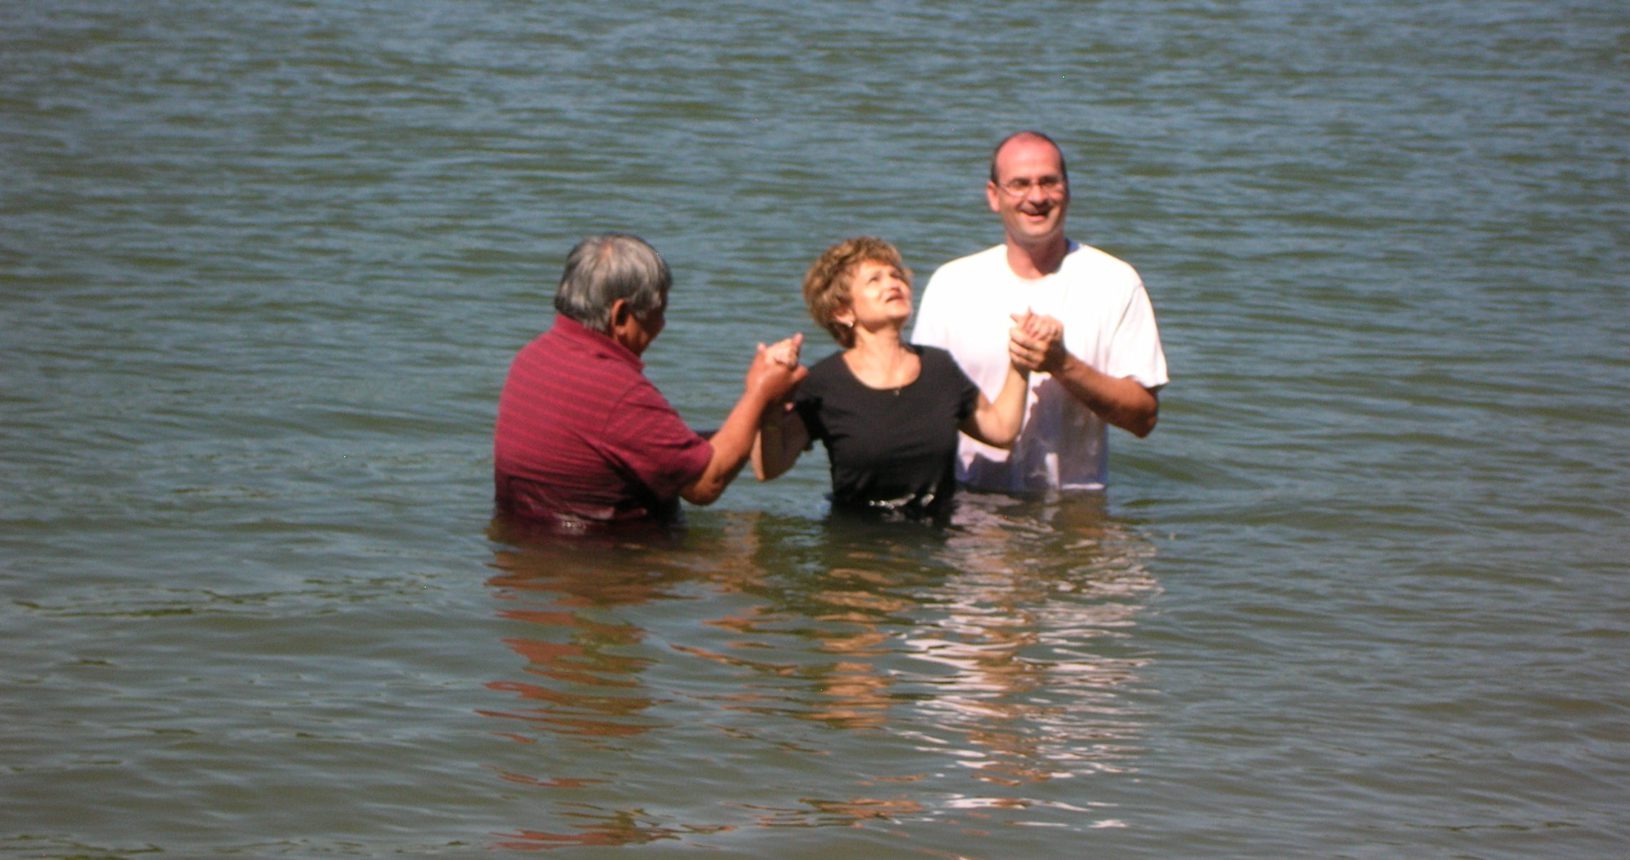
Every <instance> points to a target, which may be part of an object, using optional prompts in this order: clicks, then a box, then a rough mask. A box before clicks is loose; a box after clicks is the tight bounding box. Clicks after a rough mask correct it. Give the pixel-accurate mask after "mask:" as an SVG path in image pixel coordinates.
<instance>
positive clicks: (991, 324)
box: [911, 242, 1167, 492]
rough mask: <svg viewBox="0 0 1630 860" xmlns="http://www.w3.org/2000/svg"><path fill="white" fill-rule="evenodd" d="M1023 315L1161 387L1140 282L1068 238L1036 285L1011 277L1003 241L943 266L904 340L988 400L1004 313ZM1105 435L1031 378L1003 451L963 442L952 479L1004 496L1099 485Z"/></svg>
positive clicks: (1057, 391)
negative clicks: (942, 355) (947, 355)
mask: <svg viewBox="0 0 1630 860" xmlns="http://www.w3.org/2000/svg"><path fill="white" fill-rule="evenodd" d="M1027 309H1028V310H1033V311H1035V312H1036V313H1038V314H1046V315H1047V316H1050V317H1054V318H1056V319H1058V320H1059V321H1061V322H1063V323H1064V347H1065V348H1066V349H1068V350H1069V351H1070V353H1071V354H1073V355H1074V356H1075V357H1076V358H1079V359H1080V360H1082V361H1085V362H1086V363H1088V364H1090V365H1092V366H1093V367H1094V368H1097V369H1098V370H1099V371H1101V372H1103V373H1107V374H1109V375H1110V376H1116V377H1131V378H1132V379H1135V380H1137V381H1138V383H1140V384H1141V385H1143V386H1144V387H1145V388H1159V387H1161V386H1163V385H1165V384H1166V382H1167V378H1166V353H1165V351H1164V350H1163V349H1161V346H1160V332H1159V330H1158V329H1157V328H1156V326H1155V313H1154V309H1153V308H1152V307H1151V306H1150V304H1149V294H1148V293H1147V292H1145V291H1144V288H1143V280H1142V279H1141V278H1139V277H1138V273H1137V271H1136V270H1134V269H1133V268H1132V267H1131V266H1129V265H1127V264H1126V263H1125V262H1122V261H1121V260H1119V259H1116V258H1115V257H1112V256H1110V255H1109V254H1106V253H1104V252H1103V251H1100V250H1098V249H1097V248H1093V247H1090V246H1087V245H1078V244H1076V243H1075V242H1071V243H1070V248H1069V251H1068V253H1066V255H1065V257H1064V262H1063V263H1062V264H1061V265H1060V266H1059V268H1058V271H1056V272H1054V273H1052V274H1050V275H1046V276H1043V277H1042V278H1039V279H1037V280H1026V279H1024V278H1020V277H1019V276H1018V275H1016V274H1014V272H1013V269H1012V268H1011V267H1010V266H1008V263H1007V246H1005V245H997V246H995V247H993V248H988V249H986V250H984V251H980V252H979V253H977V254H971V255H969V256H967V257H963V258H961V259H958V260H952V261H951V262H949V263H946V264H945V265H944V266H941V267H940V269H939V271H937V272H935V273H934V276H933V277H932V278H930V279H929V281H928V288H927V289H926V290H925V291H924V293H923V300H922V307H921V309H920V310H919V311H918V313H917V324H916V327H915V328H914V329H913V330H912V333H911V339H912V341H913V342H914V343H920V344H927V345H929V346H938V347H943V348H945V349H947V350H950V352H951V355H953V356H954V357H955V358H956V360H957V363H958V364H960V365H962V369H963V370H964V371H965V372H967V374H968V376H969V377H970V378H972V379H973V381H974V382H975V383H976V384H978V386H979V388H980V390H981V391H983V392H985V397H986V398H988V399H990V400H993V401H994V400H995V399H996V395H997V394H998V393H999V392H1000V391H1001V390H1002V382H1003V380H1004V379H1005V378H1006V375H1007V366H1008V353H1007V343H1008V330H1009V329H1010V328H1012V326H1013V317H1012V316H1011V315H1012V314H1023V313H1024V312H1025V311H1026V310H1027ZM1107 435H1108V434H1107V433H1106V432H1105V425H1104V422H1103V420H1102V419H1100V418H1099V417H1098V416H1097V415H1095V414H1093V412H1092V410H1090V409H1088V408H1087V407H1086V406H1084V405H1082V404H1081V402H1080V401H1078V400H1076V399H1075V398H1074V397H1072V396H1071V395H1070V394H1069V392H1068V391H1066V390H1065V389H1064V387H1063V386H1062V385H1061V384H1060V383H1059V382H1057V381H1056V380H1054V379H1053V378H1052V376H1051V375H1050V374H1046V373H1032V374H1031V375H1030V394H1029V397H1028V399H1027V402H1026V403H1025V416H1024V428H1023V430H1021V431H1020V433H1019V438H1018V440H1017V441H1015V442H1014V443H1013V449H1012V451H1011V452H1009V451H1005V450H1003V449H1001V448H992V447H990V446H989V445H985V444H982V443H980V442H976V441H974V440H973V439H970V438H968V437H967V436H966V435H964V436H962V438H961V444H960V446H959V448H958V456H957V479H958V480H960V481H963V482H964V483H967V484H969V485H972V486H974V487H978V488H980V489H985V490H997V491H1004V492H1034V491H1042V490H1048V489H1061V490H1092V489H1103V487H1104V483H1105V480H1106V479H1107V478H1108V471H1109V450H1108V444H1107Z"/></svg>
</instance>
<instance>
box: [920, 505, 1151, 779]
mask: <svg viewBox="0 0 1630 860" xmlns="http://www.w3.org/2000/svg"><path fill="white" fill-rule="evenodd" d="M960 525H961V528H959V529H958V530H957V531H956V532H955V533H953V534H952V535H951V537H950V539H949V540H948V541H947V543H946V556H945V561H946V562H947V563H949V564H951V565H953V566H955V567H956V568H957V569H958V571H959V572H958V573H957V574H955V575H953V576H952V577H950V578H949V579H948V580H947V581H946V583H945V586H944V591H943V601H944V603H943V605H944V609H945V610H946V615H945V617H944V619H943V620H942V621H941V622H940V623H938V624H936V625H933V626H932V627H931V628H928V629H924V630H922V631H921V632H920V633H919V634H918V635H916V636H915V637H914V638H913V641H912V643H911V645H912V647H913V649H914V650H915V651H916V652H917V653H918V655H919V656H920V657H921V659H924V660H929V661H933V662H935V663H938V664H940V665H942V666H945V667H949V668H950V669H952V670H953V674H952V675H951V676H950V677H949V678H947V679H941V680H939V681H938V682H937V683H936V684H935V685H934V688H935V691H936V695H934V696H932V697H927V698H924V699H923V700H922V702H923V703H922V706H923V707H924V708H925V709H928V710H930V711H932V712H933V715H932V721H933V722H934V723H936V724H938V725H940V726H943V727H944V729H945V730H946V731H950V732H953V733H955V734H956V735H958V736H959V737H960V738H961V740H960V741H959V740H956V739H951V740H950V743H951V745H952V746H954V747H955V748H957V750H958V755H959V764H961V765H962V766H964V767H967V768H970V769H972V770H973V772H974V773H975V775H976V776H977V778H978V779H980V780H982V781H985V782H988V783H992V784H995V785H1001V786H1009V787H1011V786H1017V785H1021V784H1025V783H1036V782H1043V781H1048V780H1052V779H1056V778H1062V777H1070V776H1078V775H1083V774H1085V773H1089V772H1092V771H1112V770H1117V769H1124V768H1127V767H1130V766H1131V762H1132V760H1133V759H1135V758H1136V756H1137V755H1138V754H1139V749H1138V747H1137V739H1138V737H1139V736H1140V734H1141V730H1142V727H1141V719H1140V716H1139V714H1138V713H1137V711H1136V709H1135V708H1134V707H1133V706H1131V705H1129V704H1128V703H1127V702H1126V700H1125V695H1124V693H1125V688H1126V687H1127V686H1128V685H1131V684H1136V683H1137V682H1138V681H1139V679H1140V672H1141V670H1142V669H1143V667H1144V666H1145V665H1146V664H1147V663H1148V658H1147V657H1146V656H1145V655H1143V654H1140V653H1136V652H1129V651H1128V650H1127V649H1126V648H1125V646H1124V642H1125V641H1126V640H1127V639H1128V638H1129V637H1130V635H1131V628H1132V627H1133V626H1134V625H1135V623H1136V615H1137V614H1138V612H1139V611H1140V610H1141V609H1142V607H1143V604H1144V602H1145V601H1146V600H1147V599H1148V597H1149V596H1150V595H1151V594H1153V593H1155V592H1157V591H1158V586H1157V584H1156V583H1155V581H1154V579H1153V578H1152V577H1151V576H1150V575H1149V573H1148V571H1147V569H1146V566H1145V561H1146V559H1147V557H1148V555H1149V554H1150V553H1151V552H1152V549H1151V547H1150V546H1149V544H1147V542H1145V541H1143V540H1142V539H1141V538H1139V537H1138V536H1137V535H1136V534H1135V533H1134V532H1133V531H1132V530H1130V529H1129V528H1127V526H1126V525H1125V524H1123V523H1121V522H1118V521H1116V520H1115V519H1113V518H1111V517H1110V516H1108V514H1107V513H1106V510H1105V506H1104V503H1103V497H1102V496H1101V495H1096V494H1093V495H1077V496H1069V497H1065V498H1062V499H1054V500H1051V501H1020V500H1015V499H1012V498H1008V497H1002V496H991V495H985V494H979V493H969V494H967V495H966V496H965V497H964V500H963V516H962V517H961V520H960Z"/></svg>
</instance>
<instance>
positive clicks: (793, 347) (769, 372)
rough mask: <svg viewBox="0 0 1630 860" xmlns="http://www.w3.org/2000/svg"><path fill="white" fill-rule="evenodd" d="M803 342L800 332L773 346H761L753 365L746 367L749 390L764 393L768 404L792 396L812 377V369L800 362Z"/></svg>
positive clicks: (754, 357)
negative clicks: (808, 377)
mask: <svg viewBox="0 0 1630 860" xmlns="http://www.w3.org/2000/svg"><path fill="white" fill-rule="evenodd" d="M803 340H804V336H803V334H801V333H800V334H795V335H793V336H792V337H790V338H787V339H786V340H783V341H779V342H777V343H776V344H775V345H774V346H765V345H764V344H759V345H758V352H757V354H756V355H754V356H753V363H752V364H751V365H750V366H749V367H748V368H747V385H746V387H747V390H748V391H756V392H759V393H761V394H762V395H763V397H764V399H765V401H766V402H774V401H777V400H782V399H785V398H786V397H787V396H788V395H790V394H791V393H792V391H793V389H795V388H797V387H798V383H800V382H803V381H804V377H806V376H808V375H809V368H807V367H804V366H802V365H800V364H799V363H798V348H799V346H800V345H801V344H802V343H803Z"/></svg>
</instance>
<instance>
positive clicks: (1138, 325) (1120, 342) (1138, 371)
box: [1107, 280, 1169, 388]
mask: <svg viewBox="0 0 1630 860" xmlns="http://www.w3.org/2000/svg"><path fill="white" fill-rule="evenodd" d="M1109 354H1110V361H1111V363H1112V366H1111V367H1110V368H1109V369H1108V371H1107V372H1108V373H1109V375H1111V376H1117V377H1128V376H1130V377H1131V378H1133V379H1135V380H1137V381H1138V384H1140V385H1142V386H1143V387H1144V388H1159V387H1161V386H1163V385H1165V384H1166V383H1167V382H1168V381H1169V379H1168V378H1167V376H1166V351H1165V350H1164V349H1163V348H1162V347H1161V345H1160V328H1159V326H1157V325H1156V324H1155V310H1154V306H1153V305H1152V304H1151V303H1150V302H1149V293H1148V291H1147V290H1145V289H1144V288H1143V282H1142V281H1141V280H1140V281H1139V282H1138V284H1137V287H1136V288H1135V289H1133V290H1132V293H1131V295H1130V296H1128V297H1127V302H1126V308H1125V309H1124V310H1123V311H1122V313H1121V320H1120V323H1119V324H1118V325H1117V326H1115V336H1114V346H1113V347H1112V348H1111V349H1110V351H1109Z"/></svg>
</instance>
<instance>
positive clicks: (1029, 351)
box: [1007, 311, 1069, 374]
mask: <svg viewBox="0 0 1630 860" xmlns="http://www.w3.org/2000/svg"><path fill="white" fill-rule="evenodd" d="M1007 354H1008V357H1009V358H1010V359H1011V360H1012V361H1013V365H1014V366H1015V367H1017V368H1019V369H1020V370H1028V371H1031V372H1034V373H1051V374H1057V373H1059V372H1060V371H1062V370H1063V369H1064V362H1065V361H1066V360H1068V358H1069V353H1068V352H1066V351H1065V349H1064V324H1063V323H1061V322H1059V321H1058V320H1056V319H1053V318H1052V317H1050V316H1044V315H1042V314H1038V313H1034V312H1032V311H1025V312H1024V313H1022V314H1013V327H1012V328H1011V329H1008V341H1007Z"/></svg>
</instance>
